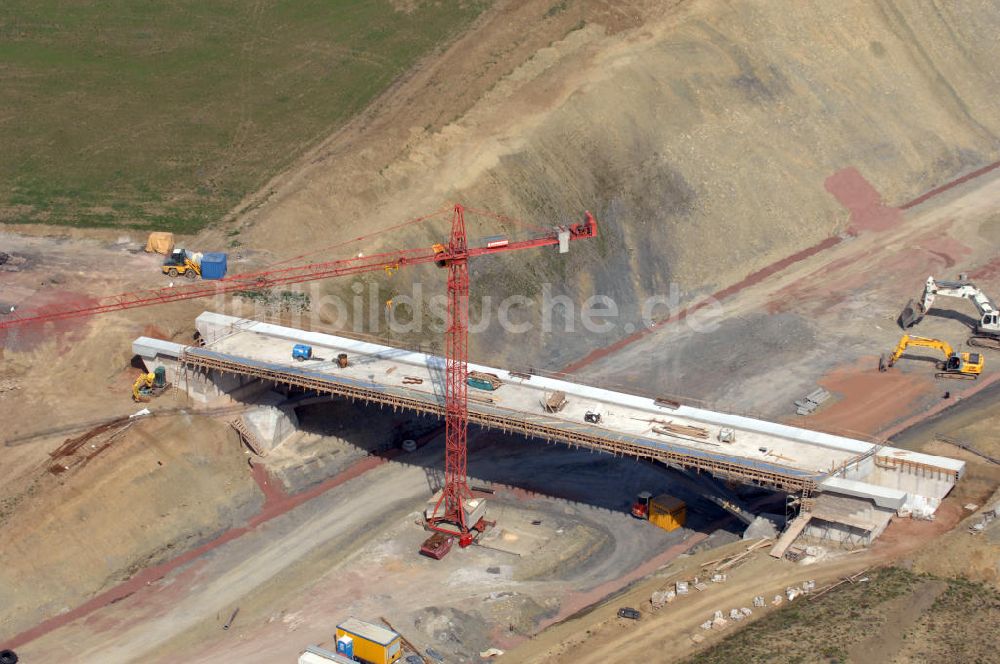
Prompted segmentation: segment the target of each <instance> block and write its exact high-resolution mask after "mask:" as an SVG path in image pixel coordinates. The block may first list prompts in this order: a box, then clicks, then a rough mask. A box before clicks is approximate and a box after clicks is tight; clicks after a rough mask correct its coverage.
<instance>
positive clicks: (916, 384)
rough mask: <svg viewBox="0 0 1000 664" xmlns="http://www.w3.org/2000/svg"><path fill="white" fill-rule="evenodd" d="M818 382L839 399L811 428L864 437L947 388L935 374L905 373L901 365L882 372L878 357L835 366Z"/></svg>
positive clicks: (812, 421) (818, 415)
mask: <svg viewBox="0 0 1000 664" xmlns="http://www.w3.org/2000/svg"><path fill="white" fill-rule="evenodd" d="M819 384H820V385H821V386H823V387H824V388H826V389H827V390H829V391H830V392H831V393H833V394H834V395H837V396H839V397H840V400H839V401H837V402H836V403H834V404H831V405H829V406H827V407H825V408H822V409H820V410H818V411H817V412H816V413H815V414H814V415H813V416H812V417H810V422H809V426H810V428H819V429H824V430H827V431H831V432H832V431H838V432H842V433H846V434H855V435H857V434H862V435H863V436H865V437H872V436H877V435H879V434H882V433H883V432H884V430H885V429H886V427H887V426H888V425H891V424H893V423H894V421H895V413H905V412H907V411H908V410H909V407H910V405H911V404H913V403H916V402H919V401H921V400H923V399H925V398H926V397H928V396H929V395H930V394H932V393H933V392H935V391H938V390H940V391H941V392H942V393H943V392H944V389H945V388H943V387H941V386H940V385H938V384H935V381H934V378H933V376H928V377H927V378H926V379H924V378H922V377H914V376H913V375H904V374H903V373H902V372H901V371H900V370H899V369H898V368H897V369H894V370H890V371H889V372H886V373H879V371H878V357H875V356H871V357H866V358H864V359H863V360H861V361H860V362H859V363H858V364H856V365H854V366H850V367H846V368H841V369H835V370H834V371H831V372H830V373H828V374H827V375H825V376H824V377H823V378H821V379H820V381H819Z"/></svg>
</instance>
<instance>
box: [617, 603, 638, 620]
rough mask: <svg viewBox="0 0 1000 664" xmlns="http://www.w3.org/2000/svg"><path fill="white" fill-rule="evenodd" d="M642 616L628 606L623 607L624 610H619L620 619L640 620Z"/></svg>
mask: <svg viewBox="0 0 1000 664" xmlns="http://www.w3.org/2000/svg"><path fill="white" fill-rule="evenodd" d="M640 616H642V614H641V613H639V612H638V611H637V610H636V609H633V608H631V607H628V606H623V607H622V608H620V609H618V617H619V618H628V619H629V620H638V619H639V617H640Z"/></svg>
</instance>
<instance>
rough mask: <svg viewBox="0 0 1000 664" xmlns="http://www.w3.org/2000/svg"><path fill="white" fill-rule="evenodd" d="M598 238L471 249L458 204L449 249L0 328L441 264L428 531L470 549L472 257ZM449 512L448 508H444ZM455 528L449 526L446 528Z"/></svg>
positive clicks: (56, 311)
mask: <svg viewBox="0 0 1000 664" xmlns="http://www.w3.org/2000/svg"><path fill="white" fill-rule="evenodd" d="M596 236H597V222H596V220H595V219H594V216H593V215H592V214H591V213H590V212H586V213H585V215H584V220H583V222H582V223H579V224H572V225H570V226H568V227H555V228H553V229H552V230H551V231H548V232H545V233H542V234H539V235H537V236H535V237H533V238H531V239H528V240H519V241H510V240H509V239H507V238H504V237H502V236H501V237H496V238H491V239H490V240H489V241H488V242H487V243H486V246H478V247H470V246H469V244H468V239H467V237H466V232H465V208H464V207H463V206H462V205H459V204H456V205H455V207H454V211H453V216H452V224H451V236H450V238H449V241H448V244H447V245H443V244H435V245H432V246H431V247H430V248H420V249H402V250H399V251H391V252H384V253H379V254H372V255H370V256H361V255H359V256H358V257H356V258H348V259H344V260H337V261H329V262H323V263H312V264H309V265H302V266H294V267H286V268H280V269H272V270H264V271H259V272H246V273H242V274H237V275H233V276H231V277H227V278H225V279H219V280H215V281H196V282H193V283H190V284H185V285H182V286H178V287H171V288H160V289H155V290H146V291H138V292H132V293H122V294H119V295H112V296H108V297H104V298H100V299H97V300H91V301H88V302H87V303H85V304H78V305H73V304H59V305H53V306H49V307H43V308H39V309H36V310H33V311H28V312H24V313H15V314H11V315H10V316H8V317H6V318H5V319H3V320H0V330H6V329H12V328H16V327H21V326H28V325H43V324H44V323H47V322H52V321H58V320H66V319H70V318H80V317H85V316H93V315H96V314H102V313H107V312H111V311H120V310H124V309H134V308H137V307H147V306H153V305H158V304H166V303H168V302H177V301H181V300H192V299H196V298H202V297H210V296H212V295H219V294H224V293H233V292H237V291H242V290H247V289H265V288H273V287H275V286H283V285H287V284H295V283H302V282H307V281H315V280H317V279H325V278H327V277H339V276H344V275H349V274H361V273H365V272H373V271H379V270H387V271H389V272H392V271H395V270H396V269H399V268H401V267H404V266H407V265H421V264H426V263H432V262H433V263H436V264H437V265H438V266H440V267H443V268H446V269H447V270H448V309H447V324H446V328H445V359H446V371H445V376H446V385H445V482H444V487H443V490H442V493H441V499H440V500H439V501H438V503H437V504H436V505H435V507H434V511H433V516H432V517H431V518H429V519H428V526H429V527H430V528H431V529H433V530H436V531H439V532H442V533H446V534H448V535H455V534H457V535H459V543H460V544H461V545H466V544H468V543H470V542H471V541H472V540H471V535H470V529H471V528H472V527H474V526H475V525H476V524H468V523H466V514H465V509H464V506H465V501H466V499H468V498H471V496H472V492H471V490H470V489H469V484H468V480H467V475H466V472H467V445H466V442H467V435H468V426H469V411H468V400H467V389H468V385H467V383H466V380H467V374H468V362H469V266H468V261H469V259H470V258H475V257H477V256H485V255H488V254H498V253H503V252H507V251H519V250H521V249H531V248H534V247H543V246H549V245H559V248H560V252H564V251H566V250H567V248H568V243H569V242H570V241H571V240H580V239H584V238H592V237H596ZM442 508H443V509H442ZM448 526H450V527H448Z"/></svg>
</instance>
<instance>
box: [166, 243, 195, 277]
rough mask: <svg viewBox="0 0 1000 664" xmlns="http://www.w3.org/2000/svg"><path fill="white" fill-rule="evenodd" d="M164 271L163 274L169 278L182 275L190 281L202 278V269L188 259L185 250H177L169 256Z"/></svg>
mask: <svg viewBox="0 0 1000 664" xmlns="http://www.w3.org/2000/svg"><path fill="white" fill-rule="evenodd" d="M162 269H163V274H165V275H167V276H169V277H176V276H178V275H181V276H184V277H186V278H188V279H196V278H198V277H200V276H201V267H200V266H199V265H198V264H197V263H195V262H194V261H193V260H191V259H190V258H188V257H187V254H186V253H184V250H183V249H175V250H174V251H173V252H172V253H171V254H170V255H169V256H167V259H166V260H165V261H163V268H162Z"/></svg>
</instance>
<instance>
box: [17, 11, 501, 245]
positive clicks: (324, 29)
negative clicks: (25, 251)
mask: <svg viewBox="0 0 1000 664" xmlns="http://www.w3.org/2000/svg"><path fill="white" fill-rule="evenodd" d="M488 4H489V3H488V0H438V1H435V2H430V1H426V2H424V1H414V2H388V1H385V0H254V1H252V2H251V1H247V0H214V1H213V2H200V1H197V0H163V1H162V2H141V3H140V2H134V1H133V0H101V1H98V0H77V1H76V2H65V1H60V0H7V1H6V2H4V3H2V4H0V90H3V98H4V101H3V104H2V106H0V145H3V159H0V221H6V222H14V223H26V222H46V223H50V224H68V225H82V226H126V227H151V228H152V227H155V228H157V229H172V230H175V231H181V232H191V231H194V230H196V229H198V228H200V227H201V226H203V225H205V224H207V223H209V222H211V221H212V220H214V219H217V218H218V217H219V216H220V215H221V214H223V213H225V212H226V211H227V210H228V209H229V208H230V207H231V206H233V205H234V204H236V203H237V202H238V201H239V200H240V199H241V198H242V197H243V196H244V195H245V194H246V193H248V192H249V191H252V190H253V189H255V188H256V187H258V186H260V185H261V184H262V183H263V182H264V181H266V179H267V178H268V177H269V176H271V175H273V174H275V173H276V172H278V171H279V170H280V169H282V168H283V167H285V166H286V165H287V164H288V163H289V162H290V160H291V159H292V158H294V157H295V155H296V154H299V153H300V152H301V150H302V149H303V148H304V147H306V146H308V145H309V144H311V143H313V142H315V141H316V140H318V139H319V138H321V137H322V136H323V135H324V134H326V133H327V132H329V131H330V130H331V129H332V128H334V127H335V126H336V125H337V124H339V123H342V122H344V121H345V120H346V119H347V118H349V117H350V116H351V115H352V114H354V113H356V112H357V111H358V110H359V109H361V108H362V107H363V106H364V105H365V104H366V103H368V102H369V101H370V100H371V99H372V98H373V97H374V96H376V95H377V94H378V93H380V92H381V91H383V90H384V89H385V88H386V87H387V85H388V84H389V83H390V82H391V81H392V80H393V79H394V78H396V77H397V76H399V75H400V74H401V73H402V72H404V71H405V70H406V69H407V68H408V67H410V66H411V65H412V64H413V63H414V62H415V61H416V60H417V59H418V58H420V57H421V56H423V55H424V54H426V53H428V52H429V51H430V50H432V49H433V48H434V47H435V46H437V45H439V44H440V43H442V42H443V41H446V40H447V39H449V38H450V37H451V36H453V35H454V34H456V32H458V31H460V30H461V29H462V28H464V27H465V26H466V25H468V23H469V22H470V21H471V20H472V19H474V18H475V17H476V15H478V13H479V12H480V11H482V9H483V8H484V7H485V6H486V5H488Z"/></svg>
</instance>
